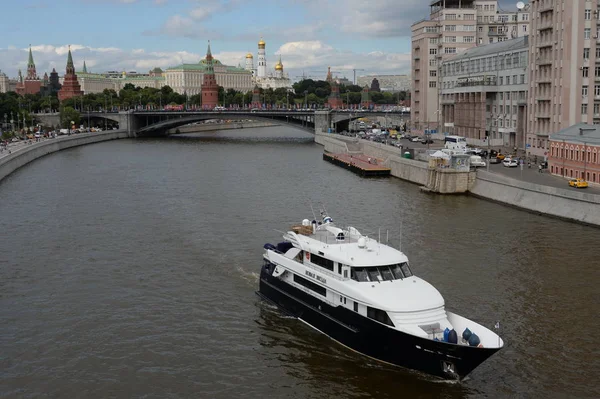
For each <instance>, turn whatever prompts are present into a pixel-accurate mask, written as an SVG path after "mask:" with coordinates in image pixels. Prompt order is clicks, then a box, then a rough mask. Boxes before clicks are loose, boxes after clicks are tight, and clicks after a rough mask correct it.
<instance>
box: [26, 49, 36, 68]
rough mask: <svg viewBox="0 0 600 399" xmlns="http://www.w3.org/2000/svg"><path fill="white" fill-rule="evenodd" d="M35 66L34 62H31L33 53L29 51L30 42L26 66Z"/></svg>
mask: <svg viewBox="0 0 600 399" xmlns="http://www.w3.org/2000/svg"><path fill="white" fill-rule="evenodd" d="M32 67H33V68H35V63H34V62H33V53H32V52H31V44H30V45H29V61H27V68H32Z"/></svg>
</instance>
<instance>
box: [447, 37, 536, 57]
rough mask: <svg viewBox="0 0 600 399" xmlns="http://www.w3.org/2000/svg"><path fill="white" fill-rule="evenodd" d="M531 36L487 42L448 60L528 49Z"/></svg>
mask: <svg viewBox="0 0 600 399" xmlns="http://www.w3.org/2000/svg"><path fill="white" fill-rule="evenodd" d="M528 46H529V36H523V37H518V38H516V39H511V40H505V41H503V42H497V43H491V44H486V45H484V46H477V47H472V48H469V49H467V50H465V51H463V52H462V53H460V54H458V55H456V56H455V57H452V58H450V59H448V61H460V60H464V59H468V58H477V57H484V56H486V55H491V54H498V53H507V52H510V51H516V50H524V49H525V50H526V49H528V48H529V47H528Z"/></svg>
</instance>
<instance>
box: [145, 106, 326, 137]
mask: <svg viewBox="0 0 600 399" xmlns="http://www.w3.org/2000/svg"><path fill="white" fill-rule="evenodd" d="M144 116H145V117H146V118H144ZM135 117H136V119H137V121H136V125H137V136H138V137H150V136H164V135H166V132H167V131H168V130H170V129H174V128H177V127H180V126H185V125H189V124H191V123H194V122H200V121H205V120H210V119H234V120H235V119H251V120H256V121H265V122H271V123H273V122H274V123H277V124H281V125H288V126H290V127H294V128H297V129H301V130H303V131H305V132H310V133H314V116H310V115H298V116H290V115H289V114H281V115H277V114H274V113H271V114H263V113H259V112H257V113H232V112H227V113H224V114H218V113H216V114H207V113H198V114H192V115H186V114H176V115H164V114H162V115H161V114H159V115H154V114H153V115H144V114H135ZM164 118H166V119H164Z"/></svg>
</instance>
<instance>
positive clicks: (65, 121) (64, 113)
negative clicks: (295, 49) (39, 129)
mask: <svg viewBox="0 0 600 399" xmlns="http://www.w3.org/2000/svg"><path fill="white" fill-rule="evenodd" d="M80 119H81V115H80V114H79V112H77V111H76V110H75V109H74V108H73V107H62V109H61V111H60V125H61V126H62V127H63V128H70V127H71V122H73V125H79V122H80Z"/></svg>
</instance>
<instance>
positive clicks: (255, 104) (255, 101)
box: [251, 85, 262, 109]
mask: <svg viewBox="0 0 600 399" xmlns="http://www.w3.org/2000/svg"><path fill="white" fill-rule="evenodd" d="M251 106H252V108H259V109H260V108H262V104H261V103H260V88H259V87H258V85H256V86H254V90H252V104H251Z"/></svg>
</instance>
